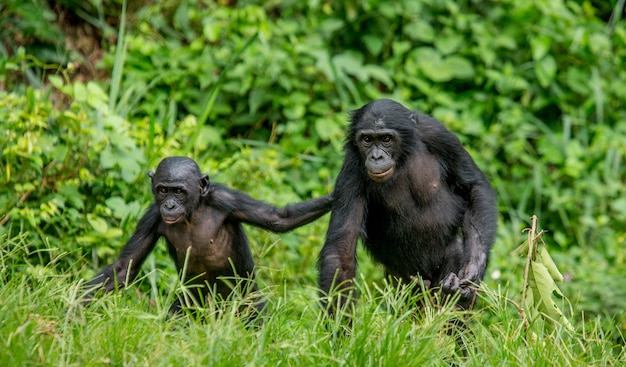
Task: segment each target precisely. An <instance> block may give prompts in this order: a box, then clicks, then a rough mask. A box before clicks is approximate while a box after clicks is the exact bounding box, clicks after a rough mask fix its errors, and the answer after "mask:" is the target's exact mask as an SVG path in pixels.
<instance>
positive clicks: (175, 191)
mask: <svg viewBox="0 0 626 367" xmlns="http://www.w3.org/2000/svg"><path fill="white" fill-rule="evenodd" d="M182 193H184V191H183V189H181V188H180V187H177V188H175V189H174V194H176V195H180V194H182Z"/></svg>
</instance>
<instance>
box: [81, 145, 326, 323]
mask: <svg viewBox="0 0 626 367" xmlns="http://www.w3.org/2000/svg"><path fill="white" fill-rule="evenodd" d="M149 175H150V177H151V178H152V192H153V194H154V197H155V202H154V203H153V204H152V205H150V207H149V208H148V210H147V211H146V213H145V214H144V216H143V217H142V218H141V219H140V220H139V223H138V225H137V229H136V230H135V233H134V234H133V235H132V237H131V238H130V240H129V241H128V242H127V243H126V244H125V245H124V247H123V248H122V251H121V253H120V256H119V258H118V260H117V261H116V262H114V263H113V264H111V265H109V266H107V267H105V268H104V269H103V270H102V271H101V272H100V273H99V274H98V275H97V276H96V277H95V278H94V279H93V280H92V281H91V282H90V283H89V286H90V287H91V289H92V290H91V291H90V292H89V293H88V294H87V295H86V296H85V298H84V303H85V304H87V303H89V302H90V301H91V300H92V298H93V296H94V294H95V292H97V291H105V292H108V291H112V290H114V289H116V288H119V287H121V286H123V285H124V284H125V282H126V281H127V280H128V281H132V280H133V279H135V277H136V276H137V274H138V272H139V270H140V268H141V264H142V263H143V261H144V260H145V259H146V257H147V256H148V254H149V253H150V251H152V249H153V248H154V246H155V244H156V242H157V240H158V239H159V238H160V237H165V239H166V240H167V244H168V249H169V253H170V255H171V257H172V258H173V260H174V262H175V263H176V268H177V269H178V271H179V273H180V276H181V277H182V279H185V280H187V281H188V283H189V282H191V283H192V284H194V285H197V286H198V288H197V290H198V292H199V295H198V297H205V296H206V295H207V293H208V292H209V288H212V289H213V290H214V291H215V294H217V295H219V296H221V297H222V298H224V299H226V298H227V297H228V296H229V295H230V294H231V292H232V286H231V285H229V284H228V283H227V282H225V281H223V279H224V278H226V279H229V280H230V282H231V283H232V282H233V281H236V280H233V277H234V278H235V279H237V278H239V279H252V278H253V273H254V260H253V259H252V254H251V252H250V246H249V244H248V239H247V237H246V234H245V233H244V230H243V226H242V224H241V223H247V224H251V225H254V226H257V227H261V228H264V229H267V230H270V231H272V232H286V231H290V230H292V229H294V228H297V227H299V226H302V225H304V224H307V223H310V222H312V221H313V220H315V219H317V218H319V217H320V216H322V215H323V214H325V213H327V212H328V211H329V209H330V205H331V203H332V198H331V196H330V195H327V196H324V197H321V198H317V199H312V200H309V201H305V202H302V203H298V204H292V205H288V206H286V207H284V208H280V209H279V208H276V207H274V206H271V205H268V204H265V203H263V202H260V201H258V200H255V199H253V198H251V197H250V196H248V195H246V194H244V193H242V192H240V191H236V190H232V189H229V188H227V187H226V186H224V185H221V184H218V183H211V184H210V183H209V178H208V176H207V175H203V174H201V173H200V170H199V168H198V166H197V164H196V163H195V162H194V161H193V160H191V159H189V158H184V157H169V158H165V159H164V160H163V161H161V163H160V164H159V166H158V168H157V171H156V173H152V172H150V173H149ZM183 269H186V273H185V274H182V272H183ZM244 290H245V292H256V291H258V289H257V286H256V284H254V283H250V284H247V285H246V287H245V289H244ZM194 298H195V297H194ZM196 301H198V299H196ZM264 305H265V301H264V300H263V299H262V298H260V297H259V298H258V300H257V301H256V303H255V305H254V307H255V308H256V309H257V311H259V312H260V311H261V310H262V309H263V307H264ZM180 307H181V303H180V301H177V302H175V303H174V305H172V307H171V309H170V313H179V312H180Z"/></svg>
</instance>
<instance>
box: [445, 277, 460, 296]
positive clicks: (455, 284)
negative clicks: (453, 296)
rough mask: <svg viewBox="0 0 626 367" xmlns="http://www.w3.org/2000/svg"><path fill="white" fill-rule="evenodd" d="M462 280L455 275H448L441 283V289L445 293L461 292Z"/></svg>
mask: <svg viewBox="0 0 626 367" xmlns="http://www.w3.org/2000/svg"><path fill="white" fill-rule="evenodd" d="M459 287H460V279H459V277H458V276H457V275H456V274H455V273H450V274H448V276H447V277H445V278H444V279H443V281H442V282H441V288H442V289H443V291H444V292H445V293H454V292H456V291H458V290H459Z"/></svg>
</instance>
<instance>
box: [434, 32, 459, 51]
mask: <svg viewBox="0 0 626 367" xmlns="http://www.w3.org/2000/svg"><path fill="white" fill-rule="evenodd" d="M462 45H463V36H461V35H459V34H453V35H450V36H447V37H437V38H436V39H435V47H437V50H439V52H441V54H442V55H450V54H452V53H453V52H456V51H458V50H459V48H461V46H462Z"/></svg>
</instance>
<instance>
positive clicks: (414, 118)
mask: <svg viewBox="0 0 626 367" xmlns="http://www.w3.org/2000/svg"><path fill="white" fill-rule="evenodd" d="M411 121H412V122H413V124H414V125H417V114H416V113H415V112H411Z"/></svg>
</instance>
